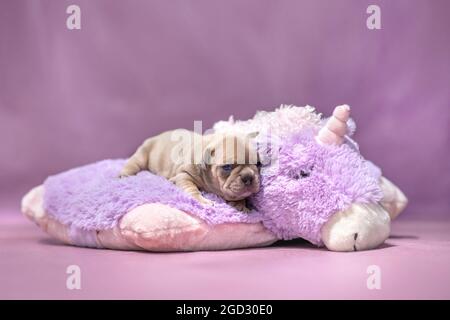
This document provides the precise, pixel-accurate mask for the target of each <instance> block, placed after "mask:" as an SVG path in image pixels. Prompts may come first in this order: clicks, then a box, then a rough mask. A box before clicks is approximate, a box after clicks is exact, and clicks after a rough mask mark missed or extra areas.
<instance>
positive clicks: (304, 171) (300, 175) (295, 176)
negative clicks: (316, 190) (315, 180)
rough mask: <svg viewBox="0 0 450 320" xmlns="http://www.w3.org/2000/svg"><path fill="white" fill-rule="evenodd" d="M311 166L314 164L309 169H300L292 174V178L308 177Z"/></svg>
mask: <svg viewBox="0 0 450 320" xmlns="http://www.w3.org/2000/svg"><path fill="white" fill-rule="evenodd" d="M313 168H314V166H311V168H309V170H300V172H298V173H296V174H294V176H293V178H294V179H295V180H299V179H304V178H308V177H309V176H310V175H311V171H312V169H313Z"/></svg>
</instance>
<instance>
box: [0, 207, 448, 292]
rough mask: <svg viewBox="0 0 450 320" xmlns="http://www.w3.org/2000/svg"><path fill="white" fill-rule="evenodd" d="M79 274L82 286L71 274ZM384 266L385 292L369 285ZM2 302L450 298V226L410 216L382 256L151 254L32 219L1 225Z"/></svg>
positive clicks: (298, 250) (301, 245) (10, 218)
mask: <svg viewBox="0 0 450 320" xmlns="http://www.w3.org/2000/svg"><path fill="white" fill-rule="evenodd" d="M74 264H75V265H78V266H80V268H81V290H68V289H67V288H66V279H67V276H68V275H67V274H66V268H67V267H68V266H69V265H74ZM371 265H377V266H379V267H380V271H381V288H380V289H379V290H377V289H372V290H369V289H368V288H367V278H368V277H369V275H368V274H367V268H368V267H369V266H371ZM0 298H2V299H20V298H25V299H56V298H58V299H317V298H319V299H450V220H448V219H447V220H445V219H440V220H435V221H421V220H411V219H403V218H400V219H399V220H397V221H395V222H394V224H393V230H392V236H391V238H390V239H389V240H388V241H387V242H386V244H385V245H384V246H383V247H382V248H379V249H377V250H372V251H364V252H352V253H336V252H329V251H326V250H324V249H317V248H314V247H313V246H311V245H310V244H308V243H306V242H304V241H291V242H281V243H278V244H276V245H274V246H271V247H267V248H259V249H246V250H233V251H220V252H193V253H145V252H121V251H112V250H96V249H87V248H76V247H70V246H65V245H61V244H59V243H58V242H56V241H54V240H52V239H51V238H49V237H48V236H47V235H46V234H45V233H43V232H42V231H41V230H39V229H38V228H37V227H36V226H35V225H34V224H33V223H31V222H29V221H28V220H27V219H26V218H24V217H22V216H20V215H18V214H12V212H10V213H9V214H2V215H1V219H0Z"/></svg>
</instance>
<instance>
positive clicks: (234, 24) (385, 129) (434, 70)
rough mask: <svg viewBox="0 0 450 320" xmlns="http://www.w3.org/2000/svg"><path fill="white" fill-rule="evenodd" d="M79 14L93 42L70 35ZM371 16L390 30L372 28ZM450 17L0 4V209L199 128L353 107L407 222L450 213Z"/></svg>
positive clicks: (242, 7)
mask: <svg viewBox="0 0 450 320" xmlns="http://www.w3.org/2000/svg"><path fill="white" fill-rule="evenodd" d="M72 3H76V4H78V5H80V7H81V10H82V30H78V31H70V30H67V29H66V25H65V20H66V17H67V14H66V13H65V9H66V7H67V6H68V5H69V4H72ZM372 3H376V4H378V5H380V7H381V12H382V16H381V18H382V29H381V30H377V31H371V30H368V29H367V28H366V18H367V14H366V8H367V6H368V5H369V4H372ZM449 12H450V2H449V1H445V0H442V1H439V0H433V1H410V0H408V1H406V0H405V1H402V0H396V1H380V0H377V1H361V0H355V1H350V0H341V1H323V0H322V1H317V0H314V1H313V0H311V1H294V0H293V1H269V0H255V1H253V0H252V1H250V0H243V1H206V0H196V1H186V0H182V1H162V0H161V1H136V0H133V1H126V2H125V1H110V0H108V1H106V0H95V1H92V0H89V1H83V0H76V1H50V0H49V1H31V0H30V1H23V0H20V1H4V0H2V1H1V2H0V145H1V149H0V152H1V156H0V167H1V170H0V191H1V198H0V201H2V204H3V205H11V206H13V207H16V206H18V201H19V199H20V196H21V195H22V194H24V193H25V192H26V191H27V190H28V189H29V188H31V187H33V186H34V185H37V184H39V183H41V182H42V181H43V179H45V177H46V176H47V175H49V174H53V173H57V172H60V171H62V170H66V169H69V168H71V167H74V166H78V165H82V164H86V163H89V162H93V161H96V160H101V159H104V158H116V157H126V156H128V155H129V154H130V153H131V152H132V151H133V150H134V149H135V147H136V146H137V145H138V144H139V143H140V142H141V141H142V140H143V139H144V138H146V137H148V136H151V135H153V134H156V133H158V132H160V131H162V130H166V129H171V128H177V127H185V128H192V127H193V121H194V120H203V121H204V128H205V129H206V128H208V127H210V126H211V125H212V124H213V123H214V122H215V121H217V120H221V119H225V118H227V117H228V116H229V115H230V114H234V115H235V116H236V117H237V118H241V119H246V118H249V117H251V116H252V115H253V114H254V113H255V111H256V110H258V109H265V110H272V109H273V108H274V107H276V106H278V105H279V104H281V103H286V104H296V105H305V104H310V105H313V106H315V107H317V108H318V110H319V111H320V112H323V113H325V114H329V113H330V112H331V110H332V108H333V107H334V106H335V105H337V104H342V103H348V104H350V105H351V106H352V107H353V117H354V119H355V120H356V122H357V125H358V130H357V135H356V138H357V140H358V142H359V143H360V145H361V148H362V152H363V154H364V156H366V157H367V158H368V159H371V160H373V161H374V162H375V163H377V164H378V165H380V166H381V167H382V168H383V170H384V173H385V175H386V176H388V177H389V178H390V179H391V180H393V181H394V182H396V183H397V184H398V185H399V186H400V187H401V188H402V189H403V190H404V191H405V193H406V194H407V195H408V197H409V198H410V200H411V205H410V207H409V208H408V211H407V213H405V217H407V216H411V215H420V216H423V217H429V216H438V215H439V216H442V215H446V214H447V213H448V209H449V207H450V200H449V194H450V170H449V169H450V166H449V163H450V161H449V156H450V154H449V149H450V147H449V142H450V141H449V113H450V112H449V107H450V106H449V101H450V99H449V98H450V90H449V83H450V41H449V31H450V19H449V18H448V16H449Z"/></svg>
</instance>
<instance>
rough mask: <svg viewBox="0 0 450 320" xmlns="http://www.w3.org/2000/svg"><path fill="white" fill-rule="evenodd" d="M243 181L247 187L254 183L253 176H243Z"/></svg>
mask: <svg viewBox="0 0 450 320" xmlns="http://www.w3.org/2000/svg"><path fill="white" fill-rule="evenodd" d="M241 180H242V183H244V184H245V185H246V186H249V185H251V184H252V183H253V176H251V175H248V174H246V175H243V176H241Z"/></svg>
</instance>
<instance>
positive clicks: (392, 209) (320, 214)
mask: <svg viewBox="0 0 450 320" xmlns="http://www.w3.org/2000/svg"><path fill="white" fill-rule="evenodd" d="M214 129H215V131H216V132H241V133H246V132H253V131H255V130H259V132H260V134H259V136H258V138H259V139H258V143H260V144H262V145H263V146H264V147H263V148H260V150H259V153H260V156H261V157H262V160H263V162H264V161H265V162H267V161H269V162H271V164H270V165H268V166H263V167H262V169H261V170H262V172H261V176H262V192H260V193H258V194H257V195H256V196H255V197H254V199H253V203H254V205H255V206H256V208H257V210H258V211H259V212H261V213H263V214H264V216H265V217H271V218H272V219H270V220H269V221H267V222H266V227H267V228H269V229H270V230H272V231H273V232H274V233H275V234H276V235H277V236H278V237H279V238H281V239H293V238H297V237H299V236H300V237H301V238H304V239H307V240H309V241H310V242H312V243H314V244H317V245H322V244H325V245H326V247H327V248H328V249H330V250H335V251H352V250H355V251H356V250H365V249H371V248H375V247H377V246H379V245H380V244H381V243H383V242H384V240H386V239H387V237H388V236H389V232H390V220H391V219H394V218H395V217H396V216H397V215H398V214H399V213H400V212H401V211H402V210H403V209H404V207H405V206H406V203H407V199H406V197H405V196H404V194H403V193H402V192H401V191H400V190H399V189H398V188H397V187H396V186H395V185H393V184H392V183H391V182H390V181H389V180H387V179H386V178H384V177H382V176H381V170H380V169H379V168H377V167H376V166H375V165H373V164H372V163H371V162H369V161H367V160H365V159H364V158H362V156H361V155H360V154H359V150H358V145H357V144H356V142H355V141H353V140H352V139H351V138H350V135H352V134H353V133H354V131H355V123H354V122H353V120H352V119H350V107H349V106H347V105H343V106H338V107H336V108H335V110H334V112H333V115H332V116H331V117H330V118H329V119H327V120H326V121H323V120H322V119H321V117H320V115H319V114H317V113H315V112H314V108H312V107H310V106H306V107H304V108H299V107H293V106H281V107H280V108H279V109H277V110H275V111H274V112H259V113H257V114H256V115H255V117H254V118H253V119H251V120H248V121H238V122H235V121H234V120H233V118H230V119H229V120H228V121H227V122H218V123H216V124H215V126H214ZM267 137H269V139H270V140H271V141H270V142H268V141H267ZM274 149H276V150H274ZM274 151H276V152H274ZM273 157H275V158H276V159H272V158H273ZM268 158H269V159H268Z"/></svg>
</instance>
